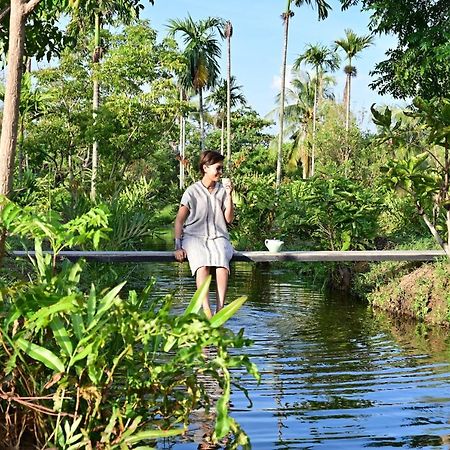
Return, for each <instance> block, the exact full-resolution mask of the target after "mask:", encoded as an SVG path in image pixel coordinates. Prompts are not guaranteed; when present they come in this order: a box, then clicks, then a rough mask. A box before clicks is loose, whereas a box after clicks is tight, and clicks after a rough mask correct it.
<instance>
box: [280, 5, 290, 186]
mask: <svg viewBox="0 0 450 450" xmlns="http://www.w3.org/2000/svg"><path fill="white" fill-rule="evenodd" d="M290 3H291V2H290V0H288V4H287V8H286V12H285V13H284V15H283V18H284V45H283V59H282V66H281V97H280V117H279V128H280V129H279V135H278V157H277V180H276V185H277V188H279V187H280V184H281V166H282V164H283V132H284V130H283V128H284V127H283V125H284V96H285V88H286V59H287V48H288V36H289V19H290V17H291V9H290Z"/></svg>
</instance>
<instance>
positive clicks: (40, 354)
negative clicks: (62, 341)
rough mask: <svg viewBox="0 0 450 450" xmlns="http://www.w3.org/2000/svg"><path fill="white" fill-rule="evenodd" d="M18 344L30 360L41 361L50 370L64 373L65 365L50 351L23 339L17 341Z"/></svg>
mask: <svg viewBox="0 0 450 450" xmlns="http://www.w3.org/2000/svg"><path fill="white" fill-rule="evenodd" d="M16 342H17V345H18V346H19V348H20V349H21V350H22V351H23V352H25V353H26V354H27V355H28V356H29V357H30V358H33V359H35V360H37V361H40V362H41V363H42V364H44V365H45V366H47V367H48V368H49V369H52V370H56V371H58V372H64V364H63V363H62V362H61V360H60V359H59V358H58V357H57V356H56V355H55V354H54V353H53V352H51V351H50V350H48V349H46V348H44V347H41V346H40V345H36V344H33V343H32V342H29V341H27V340H26V339H24V338H21V337H19V338H18V339H16Z"/></svg>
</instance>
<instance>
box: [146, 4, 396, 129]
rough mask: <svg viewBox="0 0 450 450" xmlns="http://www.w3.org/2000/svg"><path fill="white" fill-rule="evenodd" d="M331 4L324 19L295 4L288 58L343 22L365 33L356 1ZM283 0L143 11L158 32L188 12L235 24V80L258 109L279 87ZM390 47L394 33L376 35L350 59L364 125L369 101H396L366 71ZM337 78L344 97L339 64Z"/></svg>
mask: <svg viewBox="0 0 450 450" xmlns="http://www.w3.org/2000/svg"><path fill="white" fill-rule="evenodd" d="M329 3H330V4H331V5H332V7H333V10H332V11H331V12H330V14H329V17H328V18H327V19H326V20H324V21H320V22H319V21H318V20H317V12H316V11H315V10H314V9H313V8H311V7H310V6H308V5H303V6H302V7H300V8H298V7H294V8H293V10H294V12H295V15H294V17H293V18H292V20H291V24H290V33H289V47H288V57H287V61H288V64H292V62H293V61H294V60H295V59H296V57H297V56H298V55H299V54H300V53H302V52H303V51H304V49H305V45H306V44H317V43H320V44H325V45H331V44H332V43H333V42H334V40H335V39H339V38H343V37H344V36H345V32H344V30H345V29H346V28H350V29H352V30H353V31H354V32H355V33H357V34H358V35H365V34H368V32H369V31H368V28H367V24H368V22H369V14H368V13H363V12H361V11H360V9H359V8H358V7H353V8H351V9H350V10H347V11H344V12H342V11H341V10H340V5H339V2H338V1H337V0H329ZM285 4H286V1H285V0H226V1H225V0H155V5H154V6H146V7H145V10H144V11H143V13H142V15H141V17H142V18H145V19H149V20H150V22H151V25H152V27H153V28H155V29H156V30H157V31H158V33H159V36H160V37H162V36H165V34H166V33H167V28H166V24H167V22H168V20H169V19H175V18H178V19H182V18H185V17H187V15H188V14H190V15H191V16H192V18H193V19H194V20H198V19H204V18H206V17H208V16H217V17H221V18H223V19H226V20H230V21H231V22H232V24H233V38H232V44H231V49H232V50H231V51H232V72H233V75H235V76H236V79H237V84H238V85H242V86H243V92H244V94H245V96H246V98H247V101H248V103H249V104H250V105H251V106H252V107H253V108H254V109H256V111H258V113H259V114H261V115H263V116H264V115H266V114H267V113H268V112H269V111H270V110H272V109H273V108H274V106H275V96H276V93H277V91H279V84H278V83H279V78H280V67H281V58H282V54H281V53H282V40H283V26H282V20H281V18H280V15H281V13H282V12H283V10H284V8H285ZM389 47H395V38H394V37H392V36H381V37H380V36H376V38H375V43H374V45H373V46H371V47H370V48H368V49H365V50H364V51H363V52H362V53H361V54H360V57H359V58H358V59H356V60H355V61H354V65H356V67H357V70H358V75H357V77H356V78H355V79H354V80H353V83H352V102H351V108H352V111H353V112H354V113H355V114H356V115H357V117H358V118H359V120H360V122H361V123H362V125H363V126H364V127H368V126H369V125H368V123H369V116H370V111H369V108H370V106H371V104H372V103H377V104H378V105H386V104H394V103H395V102H394V101H393V99H391V98H390V97H380V96H379V95H377V93H376V92H374V91H372V90H371V89H370V88H369V87H368V84H369V83H370V82H371V80H372V78H371V77H370V75H369V72H370V71H371V70H372V69H373V68H374V66H375V64H376V63H377V62H379V61H382V60H383V59H385V52H386V50H387V49H388V48H389ZM225 56H226V55H225V45H224V46H223V58H222V59H223V61H222V67H223V74H225V67H226V62H225ZM334 76H335V77H336V80H337V85H336V87H335V90H334V92H335V95H336V97H337V99H342V94H343V89H344V82H345V75H344V73H343V70H342V69H340V70H339V71H338V72H336V73H335V74H334Z"/></svg>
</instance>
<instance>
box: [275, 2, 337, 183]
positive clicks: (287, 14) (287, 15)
mask: <svg viewBox="0 0 450 450" xmlns="http://www.w3.org/2000/svg"><path fill="white" fill-rule="evenodd" d="M291 4H294V6H299V7H300V6H302V5H303V4H307V5H315V6H316V7H317V14H318V18H319V20H321V19H325V18H327V17H328V10H329V9H331V7H330V5H329V4H328V3H327V2H326V1H325V0H287V4H286V9H285V11H284V13H283V14H282V15H281V18H282V20H283V25H284V39H283V53H282V55H283V56H282V60H281V61H282V62H281V99H280V116H279V121H278V125H279V134H278V152H277V155H278V156H277V175H276V183H277V186H280V183H281V166H282V163H283V124H284V98H285V88H286V63H287V49H288V41H289V21H290V19H291V17H293V16H294V12H293V11H292V9H291Z"/></svg>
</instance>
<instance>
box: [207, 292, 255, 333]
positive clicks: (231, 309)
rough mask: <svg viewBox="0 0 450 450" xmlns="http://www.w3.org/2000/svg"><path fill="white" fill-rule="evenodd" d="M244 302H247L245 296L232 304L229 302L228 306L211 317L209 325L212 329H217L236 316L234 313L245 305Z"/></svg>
mask: <svg viewBox="0 0 450 450" xmlns="http://www.w3.org/2000/svg"><path fill="white" fill-rule="evenodd" d="M246 300H247V297H246V296H244V297H239V298H237V299H236V300H234V301H233V302H231V303H230V304H229V305H227V306H225V307H224V308H223V309H221V310H220V311H219V312H218V313H217V314H214V316H212V317H211V319H209V323H210V324H211V326H212V327H213V328H217V327H220V326H221V325H223V324H224V323H225V322H226V321H227V320H229V319H230V318H231V317H233V316H234V315H235V314H236V312H237V311H238V310H239V308H240V307H241V306H242V305H243V304H244V303H245V301H246Z"/></svg>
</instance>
